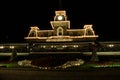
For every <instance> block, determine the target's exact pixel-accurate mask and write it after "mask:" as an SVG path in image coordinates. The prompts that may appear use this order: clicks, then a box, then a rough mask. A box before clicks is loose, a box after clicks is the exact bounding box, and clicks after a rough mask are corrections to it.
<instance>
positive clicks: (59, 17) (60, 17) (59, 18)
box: [56, 15, 65, 21]
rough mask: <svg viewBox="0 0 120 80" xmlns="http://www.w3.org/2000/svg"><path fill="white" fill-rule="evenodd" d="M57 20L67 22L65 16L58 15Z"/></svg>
mask: <svg viewBox="0 0 120 80" xmlns="http://www.w3.org/2000/svg"><path fill="white" fill-rule="evenodd" d="M56 19H57V20H58V21H63V20H65V18H64V16H63V15H58V16H57V18H56Z"/></svg>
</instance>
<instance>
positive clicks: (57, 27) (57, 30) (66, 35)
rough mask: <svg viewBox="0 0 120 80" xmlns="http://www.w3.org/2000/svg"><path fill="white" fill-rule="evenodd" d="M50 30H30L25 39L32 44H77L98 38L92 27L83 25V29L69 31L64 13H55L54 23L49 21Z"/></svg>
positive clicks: (34, 28) (68, 24) (62, 11)
mask: <svg viewBox="0 0 120 80" xmlns="http://www.w3.org/2000/svg"><path fill="white" fill-rule="evenodd" d="M50 24H51V26H52V30H40V29H39V28H38V27H37V26H33V27H31V30H30V32H29V34H28V36H27V37H25V39H26V40H27V41H32V42H78V41H94V40H96V38H97V37H98V35H95V32H94V30H93V28H92V26H93V25H91V24H90V25H84V26H83V29H70V21H69V20H67V15H66V11H64V10H61V11H55V16H54V21H50Z"/></svg>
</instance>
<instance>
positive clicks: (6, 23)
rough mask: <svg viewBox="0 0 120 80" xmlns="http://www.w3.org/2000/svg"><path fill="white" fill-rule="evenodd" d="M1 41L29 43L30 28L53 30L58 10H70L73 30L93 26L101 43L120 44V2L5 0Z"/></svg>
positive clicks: (0, 30) (0, 10)
mask: <svg viewBox="0 0 120 80" xmlns="http://www.w3.org/2000/svg"><path fill="white" fill-rule="evenodd" d="M0 4H1V5H0V12H1V13H0V20H1V21H0V28H1V29H0V42H15V43H16V42H25V40H24V37H26V36H27V35H28V32H29V30H30V26H38V27H39V28H40V29H41V30H44V29H45V30H46V29H51V25H50V23H49V22H50V21H51V20H53V17H54V15H55V10H66V13H67V16H68V20H70V21H71V29H82V28H83V26H84V25H85V24H93V29H94V30H95V33H96V34H97V35H99V38H98V39H97V40H99V41H120V35H119V34H120V31H119V27H120V20H119V19H120V5H119V2H115V0H114V1H112V0H111V1H109V0H107V1H105V0H103V1H102V0H99V1H98V0H96V1H95V0H93V1H90V0H88V1H86V0H84V1H82V0H62V2H61V7H60V3H59V0H39V1H19V0H17V1H6V2H5V1H3V2H1V3H0Z"/></svg>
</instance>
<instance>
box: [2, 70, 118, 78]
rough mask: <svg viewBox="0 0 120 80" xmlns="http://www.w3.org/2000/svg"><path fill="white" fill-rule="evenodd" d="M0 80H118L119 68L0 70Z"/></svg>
mask: <svg viewBox="0 0 120 80" xmlns="http://www.w3.org/2000/svg"><path fill="white" fill-rule="evenodd" d="M0 80H120V68H89V69H80V70H39V69H33V68H19V69H18V68H0Z"/></svg>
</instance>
